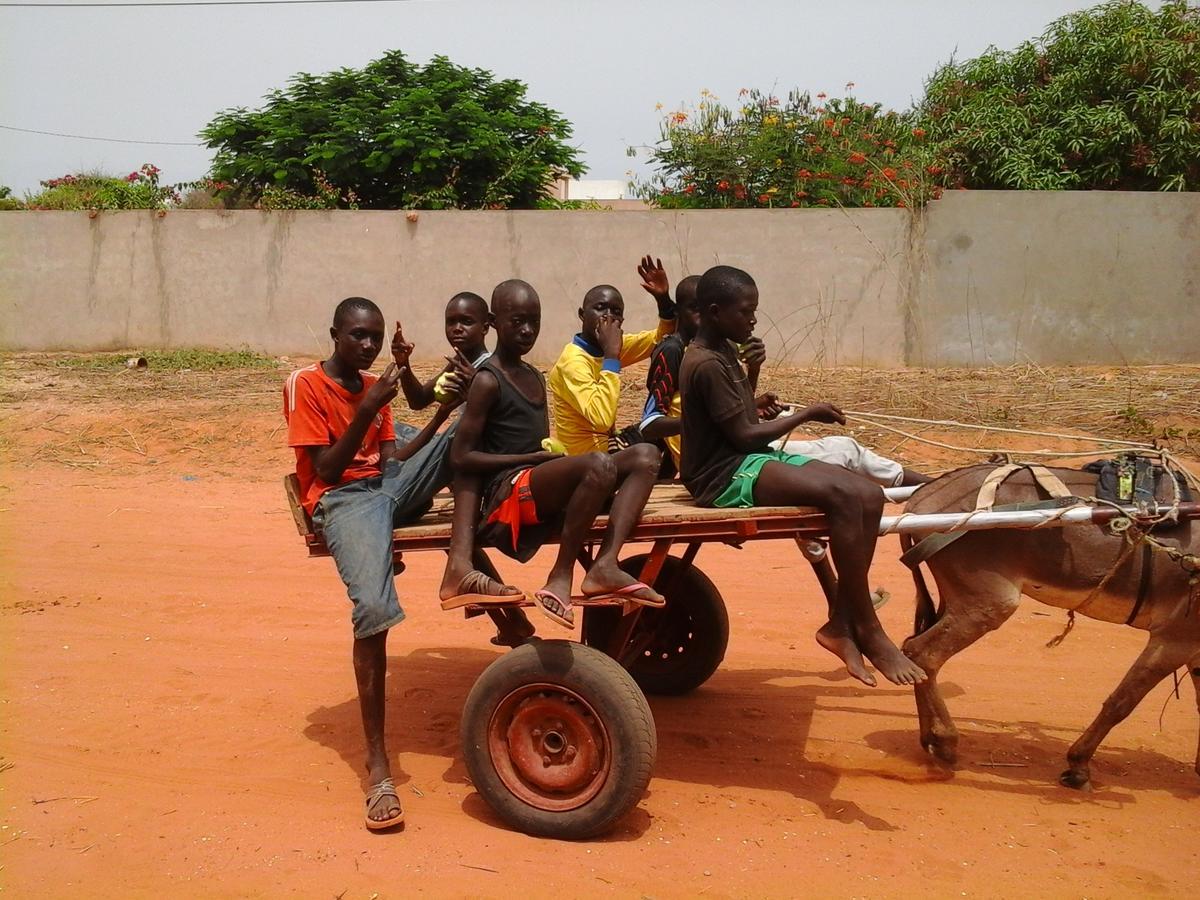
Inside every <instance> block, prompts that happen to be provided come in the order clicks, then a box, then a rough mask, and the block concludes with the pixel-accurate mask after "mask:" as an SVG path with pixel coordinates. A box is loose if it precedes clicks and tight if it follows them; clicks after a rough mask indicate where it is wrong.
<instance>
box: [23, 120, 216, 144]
mask: <svg viewBox="0 0 1200 900" xmlns="http://www.w3.org/2000/svg"><path fill="white" fill-rule="evenodd" d="M0 128H3V129H4V130H5V131H20V132H23V133H24V134H48V135H50V136H51V137H61V138H74V139H75V140H78V141H104V142H105V143H106V144H153V145H154V146H156V147H203V146H205V145H204V144H201V143H197V142H196V141H135V140H130V139H128V138H106V137H94V136H93V135H90V134H67V133H65V132H62V131H38V130H37V129H36V128H17V127H16V126H15V125H0Z"/></svg>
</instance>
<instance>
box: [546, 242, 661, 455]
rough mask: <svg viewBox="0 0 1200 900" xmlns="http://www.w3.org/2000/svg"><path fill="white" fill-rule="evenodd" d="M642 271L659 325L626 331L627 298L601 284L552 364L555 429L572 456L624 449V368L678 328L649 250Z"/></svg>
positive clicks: (586, 299) (586, 300)
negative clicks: (620, 412) (619, 426)
mask: <svg viewBox="0 0 1200 900" xmlns="http://www.w3.org/2000/svg"><path fill="white" fill-rule="evenodd" d="M637 271H638V275H639V276H641V278H642V287H643V288H644V289H645V290H646V292H647V293H649V294H650V295H651V296H652V297H653V298H654V301H655V303H656V305H657V306H658V327H657V328H654V329H651V330H649V331H640V332H637V333H634V334H625V333H624V331H623V329H622V326H623V324H624V321H625V299H624V298H623V297H622V296H621V292H620V291H618V290H617V289H616V288H615V287H613V286H612V285H610V284H598V285H596V286H595V287H593V288H592V289H591V290H589V291H588V292H587V293H586V294H585V295H584V297H583V302H582V303H581V304H580V306H579V309H578V310H577V315H578V316H579V322H580V326H581V327H580V330H579V333H578V334H576V335H575V336H574V337H573V338H572V339H571V342H570V343H569V344H567V346H566V347H564V348H563V351H562V353H561V354H559V357H558V360H557V361H556V362H555V363H554V366H553V367H552V368H551V369H550V373H549V378H548V381H549V384H550V392H551V406H552V411H553V413H554V435H555V437H556V438H557V439H558V440H559V442H560V443H562V445H563V446H564V447H565V448H566V452H567V453H569V454H571V455H572V456H575V455H577V454H581V453H590V452H592V451H597V452H605V451H608V452H614V453H615V452H617V451H618V450H619V449H621V446H620V445H619V444H618V443H617V441H616V423H617V401H618V400H619V398H620V395H621V369H622V368H623V367H625V366H631V365H633V364H634V363H639V362H641V361H642V360H644V359H646V358H647V357H649V356H650V352H651V351H652V350H653V349H654V346H655V344H656V343H657V342H658V341H660V340H662V339H663V338H664V337H666V336H667V335H668V334H671V333H673V332H674V331H675V303H674V301H672V300H671V294H670V291H669V285H668V284H667V280H666V275H665V274H664V273H663V271H662V267H661V264H660V265H659V266H658V267H657V268H655V267H654V264H653V261H652V260H651V259H650V257H648V256H647V257H645V258H643V259H642V261H641V263H640V264H639V265H638V269H637ZM656 276H657V277H656Z"/></svg>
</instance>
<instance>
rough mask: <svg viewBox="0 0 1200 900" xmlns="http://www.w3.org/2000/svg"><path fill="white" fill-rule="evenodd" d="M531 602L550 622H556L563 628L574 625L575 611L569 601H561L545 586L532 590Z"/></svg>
mask: <svg viewBox="0 0 1200 900" xmlns="http://www.w3.org/2000/svg"><path fill="white" fill-rule="evenodd" d="M533 602H534V605H535V606H536V607H537V608H538V609H540V610H541V611H542V612H543V613H544V614H545V616H546V617H547V618H548V619H550V620H551V621H552V622H556V623H557V624H559V625H561V626H562V627H563V628H574V627H575V611H574V610H573V609H572V608H571V605H570V604H569V603H563V601H562V598H561V597H559V596H558V594H556V593H554V592H553V591H548V590H546V589H545V588H543V589H542V590H540V591H534V592H533Z"/></svg>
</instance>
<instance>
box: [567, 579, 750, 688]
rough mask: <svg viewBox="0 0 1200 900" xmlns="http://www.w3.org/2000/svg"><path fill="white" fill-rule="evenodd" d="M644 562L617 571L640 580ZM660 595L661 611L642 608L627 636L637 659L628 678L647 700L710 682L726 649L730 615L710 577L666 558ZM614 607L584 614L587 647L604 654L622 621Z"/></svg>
mask: <svg viewBox="0 0 1200 900" xmlns="http://www.w3.org/2000/svg"><path fill="white" fill-rule="evenodd" d="M645 561H646V556H645V555H641V556H633V557H630V558H629V559H626V560H622V561H621V568H622V569H624V570H625V571H626V572H629V573H630V574H632V575H639V574H640V573H641V571H642V564H643V563H644V562H645ZM657 586H658V590H659V591H661V592H663V594H664V596H666V598H667V605H666V606H664V607H663V608H661V609H652V608H643V609H642V611H641V614H640V615H639V616H638V621H637V624H636V625H635V626H634V630H633V634H632V635H631V636H630V639H629V640H630V645H632V646H634V647H637V648H638V655H637V657H636V658H635V659H634V660H633V662H632V663H630V666H629V674H631V675H632V676H633V679H634V681H636V682H637V683H638V684H639V685H641V687H642V690H643V691H645V692H646V693H647V694H686V693H688V692H689V691H694V690H695V689H696V688H698V687H700V685H702V684H704V682H706V681H708V679H709V678H711V677H712V674H713V672H715V671H717V667H718V666H719V665H720V664H721V660H723V659H724V658H725V648H726V647H727V646H728V645H729V614H728V613H727V612H726V611H725V601H724V600H722V599H721V592H720V591H718V590H717V587H716V585H714V584H713V583H712V582H711V581H710V580H709V579H708V576H707V575H705V574H704V573H703V572H701V571H700V570H699V569H697V568H696V567H695V566H691V565H689V566H685V565H684V564H683V561H682V560H680V559H678V558H677V557H674V556H668V557H667V559H666V561H665V562H664V563H663V568H662V573H661V574H660V575H659V576H658V581H657ZM620 618H621V612H620V610H619V609H618V608H616V607H611V606H592V607H588V608H586V609H585V610H584V614H583V633H584V636H585V640H586V641H587V643H588V644H589V645H590V646H593V647H601V648H608V642H609V639H610V638H611V636H612V634H613V631H614V630H615V628H616V626H617V623H618V622H619V621H620Z"/></svg>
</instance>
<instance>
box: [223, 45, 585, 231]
mask: <svg viewBox="0 0 1200 900" xmlns="http://www.w3.org/2000/svg"><path fill="white" fill-rule="evenodd" d="M570 136H571V125H570V123H569V122H568V121H567V120H566V119H565V118H563V117H562V116H561V115H560V114H559V113H557V112H555V111H554V110H552V109H550V108H549V107H547V106H544V105H542V104H540V103H534V102H531V101H529V100H527V99H526V86H525V84H523V83H522V82H520V81H516V80H514V79H504V80H499V81H497V80H496V79H495V78H494V77H493V75H492V74H491V73H490V72H487V71H484V70H483V69H468V68H463V67H461V66H456V65H455V64H454V63H452V62H451V61H450V60H449V59H447V58H446V57H443V56H437V57H434V58H433V59H432V60H431V61H430V62H429V63H428V64H427V65H425V66H421V65H416V64H414V63H411V62H409V61H408V60H406V59H405V58H404V55H403V54H402V53H401V52H400V51H392V52H390V53H387V54H386V55H384V56H383V57H382V58H381V59H378V60H375V61H374V62H371V63H369V64H367V65H366V66H365V67H363V68H362V69H340V70H338V71H335V72H330V73H327V74H324V75H308V74H304V73H301V74H299V75H296V76H295V77H294V78H292V80H291V81H290V83H289V85H288V87H287V88H286V90H277V91H274V92H272V93H271V94H269V95H268V96H267V103H266V105H265V106H264V107H263V108H262V109H258V110H246V109H235V110H226V111H224V112H222V113H220V114H218V115H217V116H216V118H214V119H213V120H212V121H211V122H210V123H209V124H208V125H207V126H206V127H205V128H204V130H203V131H202V132H201V137H202V138H203V139H204V140H205V141H206V142H207V144H208V146H209V147H210V148H212V149H214V150H215V151H216V154H215V156H214V159H213V165H212V172H211V177H212V178H213V179H214V180H216V181H221V182H230V183H232V184H233V185H234V186H235V187H234V189H235V190H242V191H247V190H248V191H250V192H252V193H254V194H257V195H261V194H262V193H263V191H265V190H267V189H268V188H271V189H275V190H283V191H287V192H292V193H295V194H299V195H304V196H317V195H318V194H319V192H320V191H324V192H325V193H326V194H328V193H329V192H330V191H333V192H334V194H335V195H336V196H338V197H339V201H338V202H339V205H342V206H361V207H365V208H370V209H399V208H411V207H416V208H432V209H446V208H465V209H480V208H490V207H521V208H527V207H533V206H536V205H537V202H538V200H539V198H540V197H541V196H542V193H543V191H544V189H545V187H546V185H547V184H548V183H549V182H550V181H552V180H553V179H554V178H555V177H556V175H557V174H558V173H559V172H567V173H569V174H571V175H575V176H578V175H579V174H581V173H582V172H583V166H582V165H581V163H580V162H579V159H578V156H577V152H576V150H575V149H574V148H572V147H570V146H569V145H568V144H567V143H566V141H567V139H568V138H570Z"/></svg>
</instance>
